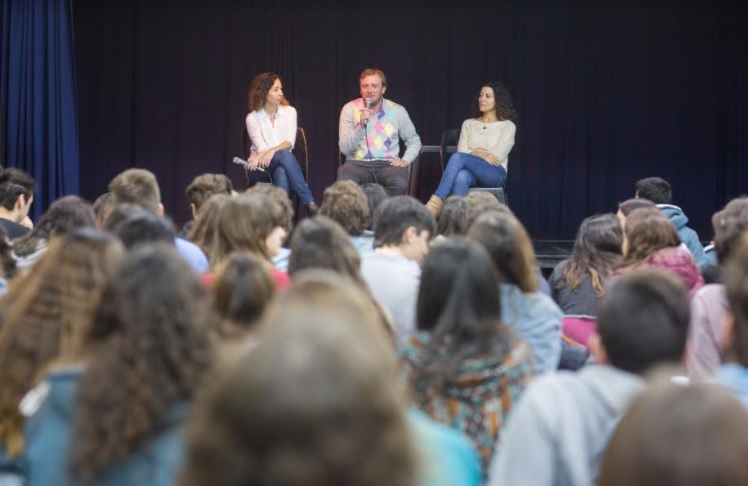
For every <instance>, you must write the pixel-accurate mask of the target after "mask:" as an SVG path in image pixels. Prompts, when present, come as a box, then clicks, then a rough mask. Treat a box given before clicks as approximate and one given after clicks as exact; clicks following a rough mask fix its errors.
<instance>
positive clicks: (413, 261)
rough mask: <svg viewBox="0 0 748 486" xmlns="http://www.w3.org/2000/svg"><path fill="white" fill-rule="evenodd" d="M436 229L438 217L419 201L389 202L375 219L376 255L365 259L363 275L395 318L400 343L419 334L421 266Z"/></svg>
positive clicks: (393, 199)
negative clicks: (417, 313) (417, 308)
mask: <svg viewBox="0 0 748 486" xmlns="http://www.w3.org/2000/svg"><path fill="white" fill-rule="evenodd" d="M434 226H435V222H434V216H433V215H432V214H431V213H430V212H429V211H428V210H427V209H426V208H425V207H424V206H423V204H421V203H420V202H419V201H418V200H416V199H415V198H412V197H410V196H394V197H391V198H388V199H387V200H385V201H384V202H383V203H382V204H381V205H380V206H379V208H377V212H376V213H375V215H374V251H373V252H370V253H364V254H363V255H362V256H361V274H362V275H363V277H364V280H365V281H366V283H367V284H368V286H369V288H370V289H371V293H372V294H373V295H374V298H376V299H377V300H378V301H379V302H381V303H382V304H383V305H384V306H385V307H386V308H387V310H388V311H389V312H390V314H391V315H392V319H393V321H394V322H395V335H396V336H397V341H398V343H403V342H405V340H406V339H407V338H408V337H409V336H410V335H411V334H413V333H414V332H415V330H416V323H415V322H416V321H415V314H416V301H417V297H418V286H419V284H420V281H421V267H420V262H421V260H423V257H424V256H425V255H426V253H427V252H428V241H429V238H430V237H431V235H432V234H433V233H434Z"/></svg>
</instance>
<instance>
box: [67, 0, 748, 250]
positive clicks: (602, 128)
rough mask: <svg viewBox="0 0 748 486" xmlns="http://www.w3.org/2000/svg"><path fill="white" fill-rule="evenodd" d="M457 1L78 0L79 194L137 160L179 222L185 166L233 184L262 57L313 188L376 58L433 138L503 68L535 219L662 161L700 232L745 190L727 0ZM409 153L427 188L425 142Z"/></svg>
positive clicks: (516, 160)
mask: <svg viewBox="0 0 748 486" xmlns="http://www.w3.org/2000/svg"><path fill="white" fill-rule="evenodd" d="M451 3H452V5H451V6H437V5H435V4H434V2H432V1H420V2H400V3H387V2H385V3H377V4H371V3H370V2H357V3H355V4H352V5H339V6H335V7H332V6H329V5H321V4H318V3H316V2H309V1H293V0H292V1H287V2H262V3H260V2H247V1H246V0H233V1H232V0H226V1H220V2H205V1H200V2H195V1H176V0H173V1H165V0H137V1H128V2H122V1H118V2H111V1H91V0H77V1H74V21H75V23H74V25H75V53H76V66H77V86H78V100H79V116H80V150H81V173H82V180H81V188H82V192H83V194H84V195H85V196H87V197H89V198H94V197H96V196H98V195H99V194H101V193H102V192H103V191H105V190H106V185H107V182H108V181H109V180H110V179H111V178H112V177H113V176H114V175H116V174H117V173H118V172H120V171H122V170H124V169H127V168H129V167H145V168H148V169H151V170H152V171H153V172H155V173H156V175H157V176H158V179H159V181H160V183H161V188H162V193H163V194H162V195H163V200H164V203H165V205H166V208H167V212H169V213H170V214H171V215H172V216H173V217H174V219H175V220H176V221H177V222H178V223H179V222H183V221H184V220H185V219H186V218H187V217H188V210H187V202H186V200H185V197H184V188H185V187H186V186H187V184H188V183H189V182H190V180H191V179H192V178H193V177H194V176H196V175H198V174H200V173H203V172H223V173H226V174H228V175H230V176H231V177H232V179H233V180H234V181H235V183H236V184H237V186H238V188H240V189H241V188H243V186H244V182H243V181H244V179H243V177H244V176H243V173H242V171H241V169H240V168H239V167H237V166H236V165H233V164H232V163H231V162H230V161H231V158H232V157H233V156H235V155H242V154H241V145H240V138H239V137H240V131H241V128H242V126H243V124H244V118H245V115H246V113H247V108H246V93H247V88H248V86H249V83H250V80H251V79H252V77H253V76H254V75H255V74H257V73H260V72H263V71H275V72H278V73H280V74H281V76H282V77H283V82H284V87H285V91H286V95H287V97H288V98H289V100H290V101H291V103H292V104H293V105H294V106H295V107H296V108H297V109H298V112H299V124H300V125H301V126H303V127H304V128H306V131H307V135H308V141H309V148H310V151H311V177H310V184H311V186H312V189H313V191H314V193H315V195H316V196H317V199H318V200H319V199H321V197H322V191H323V190H324V188H325V187H326V186H327V185H329V184H330V183H332V182H333V181H334V179H335V173H336V168H337V164H338V152H337V151H338V149H337V133H338V116H339V113H340V109H341V107H342V106H343V104H345V102H347V101H348V100H350V99H352V98H355V97H357V96H358V75H359V73H360V72H361V70H362V69H363V68H366V67H371V66H375V67H379V68H381V69H383V70H384V71H385V73H386V74H387V77H388V81H389V87H388V89H387V94H386V97H388V98H390V99H392V100H395V101H396V102H398V103H401V104H403V105H404V106H405V107H406V108H407V110H408V112H409V113H410V115H411V118H412V119H413V121H414V123H415V125H416V128H417V130H418V132H419V134H420V135H421V138H422V140H423V142H424V144H427V145H428V144H438V142H439V138H440V135H441V132H442V130H443V129H445V128H448V127H458V126H459V125H460V123H461V122H462V121H463V120H464V119H465V118H466V117H468V114H469V106H470V104H471V101H472V99H473V97H474V96H475V95H476V93H477V91H478V89H479V87H480V85H481V83H482V82H484V81H487V80H500V81H502V82H504V83H505V84H506V85H507V86H508V87H509V89H510V90H511V92H512V93H513V95H514V100H515V103H516V107H517V110H518V112H519V119H518V121H517V127H518V128H517V143H516V145H515V147H514V149H513V150H512V152H511V154H510V157H509V178H508V194H509V204H510V207H511V208H512V209H513V210H514V211H515V212H516V213H517V215H518V216H519V217H520V218H521V220H522V221H523V222H524V223H525V224H526V225H527V227H528V229H529V230H530V232H531V234H532V236H533V237H534V238H569V237H571V236H573V234H574V232H575V231H576V228H577V227H578V225H579V223H580V222H581V220H582V219H583V218H584V217H586V216H588V215H590V214H592V213H596V212H606V211H614V210H615V207H616V203H617V202H618V201H621V200H623V199H626V198H627V197H630V196H632V195H633V190H634V189H633V186H634V182H635V181H636V180H637V179H639V178H642V177H646V176H652V175H659V176H661V177H664V178H666V179H668V180H669V181H670V182H671V183H672V185H673V187H674V193H675V201H674V203H675V204H678V205H681V206H682V207H683V208H684V210H685V211H686V213H687V214H688V216H689V217H690V218H691V220H692V224H693V226H694V227H695V228H696V229H697V230H698V231H699V232H700V236H701V237H702V239H709V238H710V237H711V227H710V221H709V219H710V216H711V214H712V213H713V212H714V211H715V210H717V209H718V208H719V207H721V206H722V205H723V204H724V203H725V202H726V201H727V200H728V199H729V198H731V197H734V196H737V195H739V194H741V193H743V192H746V170H747V169H746V167H747V163H748V150H747V149H748V141H747V140H748V137H746V128H747V126H748V97H746V95H745V89H746V86H748V64H747V61H746V59H747V58H748V56H746V53H747V52H748V49H747V48H748V42H747V38H748V35H747V34H746V29H745V28H744V26H745V21H746V18H745V16H744V15H743V14H742V13H741V9H740V7H739V6H738V4H737V3H734V5H735V7H734V8H732V9H730V8H726V7H724V6H723V5H722V4H721V3H714V4H713V6H708V5H707V4H702V5H701V6H690V5H687V4H686V3H684V2H680V3H677V4H676V3H673V4H672V6H671V7H664V6H663V7H658V6H633V5H626V4H625V2H621V3H624V4H623V5H620V6H617V7H616V6H610V5H608V6H596V5H593V4H592V2H547V3H542V2H529V3H527V2H509V1H506V2H494V3H493V4H492V5H489V4H486V3H483V2H481V3H480V4H478V3H471V2H469V1H461V2H451ZM631 3H636V4H639V3H640V2H631ZM557 4H558V5H557ZM422 169H423V171H422V177H421V180H420V187H419V196H420V197H421V198H422V200H425V198H426V197H427V196H428V194H429V193H430V192H431V191H433V189H434V188H435V187H436V184H437V182H438V179H439V176H440V173H439V164H438V158H434V157H428V158H424V160H423V167H422Z"/></svg>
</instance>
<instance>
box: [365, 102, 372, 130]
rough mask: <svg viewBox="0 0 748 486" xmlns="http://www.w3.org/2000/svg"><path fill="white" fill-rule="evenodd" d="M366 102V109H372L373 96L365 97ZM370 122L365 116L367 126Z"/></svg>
mask: <svg viewBox="0 0 748 486" xmlns="http://www.w3.org/2000/svg"><path fill="white" fill-rule="evenodd" d="M364 104H365V105H366V109H367V110H371V98H365V99H364ZM368 124H369V119H368V118H365V119H364V126H366V125H368Z"/></svg>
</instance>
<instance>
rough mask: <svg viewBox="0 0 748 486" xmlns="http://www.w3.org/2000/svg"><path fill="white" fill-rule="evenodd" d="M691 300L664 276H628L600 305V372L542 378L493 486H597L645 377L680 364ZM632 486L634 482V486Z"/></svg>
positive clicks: (498, 461)
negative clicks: (609, 447) (604, 457)
mask: <svg viewBox="0 0 748 486" xmlns="http://www.w3.org/2000/svg"><path fill="white" fill-rule="evenodd" d="M688 317H689V310H688V294H687V292H686V289H685V287H684V286H683V284H682V283H681V282H680V281H679V280H678V279H676V278H675V277H674V276H672V275H671V274H669V273H666V272H664V271H662V270H655V269H642V270H636V271H634V272H631V273H630V274H628V275H625V276H623V277H622V278H621V279H620V280H619V281H618V282H617V283H616V284H615V285H613V286H612V287H611V288H610V289H609V290H608V291H607V292H606V294H605V296H604V297H603V300H602V301H601V302H600V305H599V306H598V328H597V330H598V334H599V335H596V336H594V337H593V338H592V340H591V343H590V348H591V350H592V354H593V355H594V357H595V363H597V364H594V365H588V366H585V367H584V368H582V369H581V370H580V371H578V372H570V371H559V372H557V373H553V374H548V375H545V376H542V377H540V378H537V379H536V380H534V381H533V382H532V383H530V387H529V388H528V389H527V390H526V391H525V393H524V395H523V396H522V397H521V398H520V400H519V403H517V404H516V406H515V407H514V409H513V411H512V415H511V416H510V417H509V422H508V423H507V427H506V429H505V430H504V433H503V435H502V438H501V441H500V442H499V444H498V445H497V449H496V453H495V456H494V460H493V462H492V464H491V471H490V474H489V481H488V483H487V485H489V486H498V485H506V484H522V485H525V484H527V485H533V486H544V485H571V484H573V485H577V486H592V485H593V484H596V479H597V472H598V467H599V461H600V454H601V453H602V451H603V450H604V448H605V445H606V443H607V441H608V438H609V436H610V434H611V433H612V431H613V430H614V428H615V425H616V424H617V422H618V420H619V418H620V417H621V416H622V415H623V413H624V412H625V411H626V409H627V407H628V405H629V403H630V402H631V401H632V400H633V399H634V398H635V397H636V395H638V394H639V393H640V392H641V391H642V390H643V389H644V387H645V381H644V379H643V378H642V376H641V375H643V374H644V373H646V372H648V371H649V370H650V369H652V368H653V367H655V366H660V365H677V364H678V363H680V362H681V360H682V359H683V354H684V351H685V347H686V337H687V334H688ZM632 484H633V483H632Z"/></svg>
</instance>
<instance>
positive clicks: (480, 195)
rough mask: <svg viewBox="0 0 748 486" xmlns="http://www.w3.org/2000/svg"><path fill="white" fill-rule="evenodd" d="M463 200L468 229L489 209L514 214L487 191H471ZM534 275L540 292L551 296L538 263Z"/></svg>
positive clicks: (549, 288)
mask: <svg viewBox="0 0 748 486" xmlns="http://www.w3.org/2000/svg"><path fill="white" fill-rule="evenodd" d="M465 200H466V201H467V202H468V204H469V205H470V209H469V210H468V217H467V222H466V226H467V228H468V229H470V227H471V226H472V225H473V223H474V222H475V220H476V219H478V217H479V216H481V215H482V214H485V213H487V212H489V211H498V212H500V213H507V214H510V215H512V216H514V213H513V212H512V210H511V209H509V206H506V205H505V204H501V203H500V202H499V200H498V199H496V196H494V195H493V194H490V193H488V192H482V191H481V192H471V193H468V195H467V196H465ZM535 276H536V277H537V279H538V287H539V290H540V291H541V292H543V293H544V294H545V295H547V296H549V297H550V296H551V286H550V284H548V280H546V278H545V277H544V276H543V272H542V271H541V270H540V266H539V265H537V264H536V265H535Z"/></svg>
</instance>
